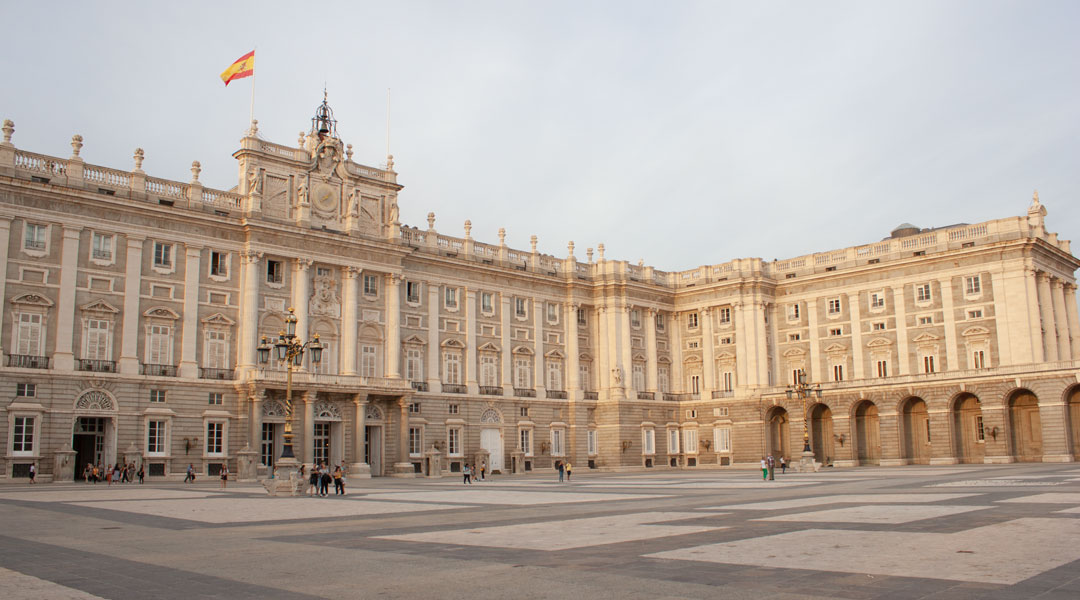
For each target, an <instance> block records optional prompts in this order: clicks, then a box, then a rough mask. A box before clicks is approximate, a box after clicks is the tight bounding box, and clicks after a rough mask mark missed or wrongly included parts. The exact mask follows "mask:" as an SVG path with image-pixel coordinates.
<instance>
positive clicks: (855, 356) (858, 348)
mask: <svg viewBox="0 0 1080 600" xmlns="http://www.w3.org/2000/svg"><path fill="white" fill-rule="evenodd" d="M847 301H848V310H850V311H851V361H852V365H851V370H852V373H851V375H852V377H854V378H855V379H863V378H865V377H866V372H865V371H864V365H863V344H862V305H861V304H860V303H859V294H857V293H855V294H848V296H847Z"/></svg>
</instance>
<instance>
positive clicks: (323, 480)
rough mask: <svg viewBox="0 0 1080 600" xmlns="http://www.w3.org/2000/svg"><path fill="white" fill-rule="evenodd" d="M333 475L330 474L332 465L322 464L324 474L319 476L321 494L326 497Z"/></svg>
mask: <svg viewBox="0 0 1080 600" xmlns="http://www.w3.org/2000/svg"><path fill="white" fill-rule="evenodd" d="M333 479H334V478H333V477H332V476H331V475H330V467H327V466H326V465H325V464H324V465H322V475H321V476H320V477H319V495H320V496H322V497H323V498H325V497H326V496H327V495H328V494H329V493H330V482H331V481H333Z"/></svg>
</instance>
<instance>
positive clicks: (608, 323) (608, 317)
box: [598, 297, 628, 398]
mask: <svg viewBox="0 0 1080 600" xmlns="http://www.w3.org/2000/svg"><path fill="white" fill-rule="evenodd" d="M604 302H605V310H604V326H605V328H606V329H607V347H606V348H604V352H603V354H604V355H606V356H607V357H608V362H609V365H608V372H607V373H602V374H601V375H603V376H605V377H606V381H607V387H608V388H609V389H610V390H611V392H609V396H608V397H609V398H612V397H614V398H624V397H625V395H626V391H625V390H626V377H627V375H628V374H627V372H626V366H625V365H622V364H620V363H621V362H622V352H620V351H619V350H620V348H619V306H618V304H617V303H616V301H615V298H614V297H609V298H605V299H604ZM598 348H599V346H598ZM616 369H618V370H619V372H620V373H621V375H622V383H619V384H616V383H615V375H614V373H615V370H616Z"/></svg>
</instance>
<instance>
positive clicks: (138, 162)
mask: <svg viewBox="0 0 1080 600" xmlns="http://www.w3.org/2000/svg"><path fill="white" fill-rule="evenodd" d="M145 157H146V153H145V152H143V149H142V148H136V149H135V156H134V157H133V158H134V159H135V171H136V172H142V161H143V158H145Z"/></svg>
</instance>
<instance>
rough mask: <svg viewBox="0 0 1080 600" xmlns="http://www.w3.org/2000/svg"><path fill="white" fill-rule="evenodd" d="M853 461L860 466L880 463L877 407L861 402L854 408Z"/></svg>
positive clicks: (866, 401) (868, 402) (864, 401)
mask: <svg viewBox="0 0 1080 600" xmlns="http://www.w3.org/2000/svg"><path fill="white" fill-rule="evenodd" d="M855 459H856V460H857V461H858V464H860V465H876V464H880V462H881V436H880V425H879V422H878V408H877V405H876V404H874V403H873V402H871V401H869V400H863V401H861V402H859V403H858V404H857V405H856V406H855Z"/></svg>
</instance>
